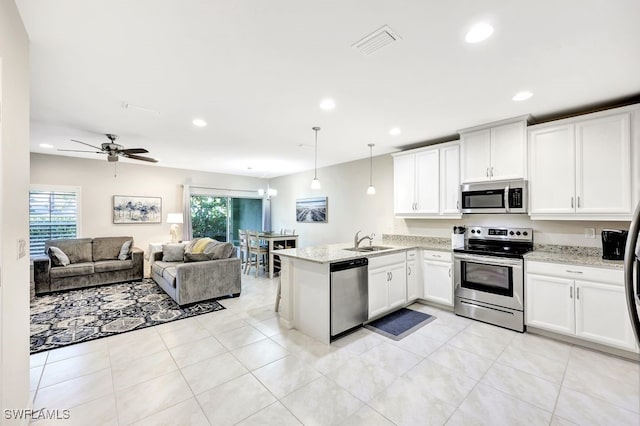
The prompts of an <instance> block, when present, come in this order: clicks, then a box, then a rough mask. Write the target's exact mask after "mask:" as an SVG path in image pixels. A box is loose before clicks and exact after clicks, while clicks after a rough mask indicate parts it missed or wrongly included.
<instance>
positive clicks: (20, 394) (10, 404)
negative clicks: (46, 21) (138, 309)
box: [0, 0, 29, 424]
mask: <svg viewBox="0 0 640 426" xmlns="http://www.w3.org/2000/svg"><path fill="white" fill-rule="evenodd" d="M0 62H1V65H0V66H1V67H2V68H1V71H0V72H1V75H2V77H1V80H0V81H1V83H0V93H1V96H2V98H1V103H2V122H1V123H0V192H1V194H0V200H1V201H0V241H1V243H0V266H1V268H2V269H1V279H2V281H1V284H2V287H0V400H1V401H2V410H3V411H2V413H0V415H1V416H2V417H1V418H2V420H0V422H2V424H5V423H6V424H12V423H17V421H12V420H6V419H5V418H4V417H5V416H4V410H5V409H20V408H26V407H28V405H29V285H28V283H29V257H28V256H25V257H22V258H21V259H18V250H17V241H18V239H26V240H28V236H29V222H28V199H27V194H28V187H29V39H28V36H27V33H26V31H25V29H24V26H23V25H22V20H21V18H20V15H19V14H18V10H17V8H16V5H15V3H14V1H13V0H2V1H0Z"/></svg>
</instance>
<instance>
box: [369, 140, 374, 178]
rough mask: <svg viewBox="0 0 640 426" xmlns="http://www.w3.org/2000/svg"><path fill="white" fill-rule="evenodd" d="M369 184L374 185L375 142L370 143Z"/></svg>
mask: <svg viewBox="0 0 640 426" xmlns="http://www.w3.org/2000/svg"><path fill="white" fill-rule="evenodd" d="M369 186H373V144H369Z"/></svg>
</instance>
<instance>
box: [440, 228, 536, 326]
mask: <svg viewBox="0 0 640 426" xmlns="http://www.w3.org/2000/svg"><path fill="white" fill-rule="evenodd" d="M531 250H533V230H532V229H530V228H491V227H483V226H473V227H470V228H468V230H467V240H466V242H465V246H464V248H457V249H454V254H453V260H454V286H455V302H454V311H455V313H456V314H458V315H462V316H465V317H468V318H473V319H477V320H480V321H484V322H488V323H491V324H495V325H498V326H500V327H505V328H509V329H512V330H516V331H520V332H523V331H524V259H523V256H524V254H525V253H527V252H529V251H531Z"/></svg>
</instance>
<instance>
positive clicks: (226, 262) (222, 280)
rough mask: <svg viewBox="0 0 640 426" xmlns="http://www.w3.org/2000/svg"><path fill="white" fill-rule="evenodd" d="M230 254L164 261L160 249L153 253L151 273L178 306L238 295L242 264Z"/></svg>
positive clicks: (234, 255)
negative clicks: (206, 258)
mask: <svg viewBox="0 0 640 426" xmlns="http://www.w3.org/2000/svg"><path fill="white" fill-rule="evenodd" d="M232 256H233V257H229V258H226V259H216V260H203V261H198V262H184V261H180V262H165V261H163V260H162V259H163V252H155V253H153V254H152V258H151V259H150V261H151V277H152V278H153V280H154V281H155V282H156V283H158V285H159V286H160V287H162V289H163V290H164V291H165V292H166V293H167V294H168V295H169V296H171V298H172V299H173V300H175V301H176V303H178V305H180V306H184V305H189V304H192V303H196V302H201V301H203V300H209V299H216V298H220V297H226V296H233V297H237V296H239V295H240V291H241V283H240V277H241V272H240V271H241V266H240V263H241V262H240V259H239V258H238V257H237V254H236V253H235V250H234V252H233V253H232Z"/></svg>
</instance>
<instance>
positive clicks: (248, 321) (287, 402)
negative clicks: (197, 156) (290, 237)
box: [31, 275, 640, 426]
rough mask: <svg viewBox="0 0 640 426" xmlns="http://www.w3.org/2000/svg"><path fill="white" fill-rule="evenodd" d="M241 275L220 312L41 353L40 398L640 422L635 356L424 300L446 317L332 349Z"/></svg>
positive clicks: (151, 407) (326, 418)
mask: <svg viewBox="0 0 640 426" xmlns="http://www.w3.org/2000/svg"><path fill="white" fill-rule="evenodd" d="M242 278H243V289H242V296H241V297H240V298H238V299H226V300H222V301H221V303H222V304H223V305H224V306H225V307H226V308H227V309H226V310H224V311H219V312H213V313H210V314H206V315H202V316H199V317H194V318H189V319H186V320H181V321H175V322H172V323H168V324H165V325H162V326H158V327H152V328H147V329H143V330H140V331H135V332H131V333H126V334H122V335H118V336H114V337H110V338H105V339H100V340H95V341H91V342H87V343H83V344H78V345H73V346H69V347H67V348H62V349H58V350H55V351H50V352H44V353H40V354H36V355H33V356H32V357H31V367H32V368H31V388H32V392H34V395H35V400H34V406H35V408H36V409H38V408H43V407H45V408H47V409H55V408H57V409H70V410H71V412H70V413H71V419H69V420H61V421H60V422H61V423H62V424H64V425H69V426H70V425H98V424H105V425H106V424H113V425H125V424H143V425H209V424H210V425H215V426H218V425H232V424H242V425H297V424H298V425H299V424H305V425H324V424H327V425H328V424H344V425H392V424H398V425H425V424H452V425H468V424H487V425H512V424H523V425H524V424H526V425H532V424H546V425H548V424H553V425H565V424H567V425H569V424H581V425H590V424H592V425H640V366H639V365H638V364H637V363H634V362H630V361H626V360H622V359H620V358H616V357H611V356H607V355H604V354H602V353H598V352H594V351H590V350H586V349H582V348H580V347H576V346H571V345H567V344H564V343H560V342H557V341H554V340H549V339H545V338H542V337H539V336H535V335H531V334H519V333H515V332H510V331H507V330H504V329H501V328H497V327H493V326H490V325H486V324H483V323H479V322H474V321H470V320H467V319H465V318H461V317H457V316H455V315H454V314H452V313H450V312H445V311H441V310H438V309H435V308H433V307H429V306H424V305H419V304H415V305H413V306H412V308H413V309H417V310H421V311H424V312H427V313H430V314H434V315H436V317H437V318H438V319H437V320H435V321H434V322H432V323H430V324H428V325H427V326H425V327H423V328H422V329H420V330H419V331H418V332H416V333H414V334H413V335H411V336H409V337H407V338H405V339H403V340H402V341H400V342H394V341H391V340H388V339H386V338H384V337H381V336H380V335H378V334H375V333H371V332H369V331H368V330H365V329H362V330H360V331H358V332H356V333H354V334H351V335H349V336H347V337H345V338H343V339H340V340H338V341H336V342H335V343H334V344H332V345H331V346H327V345H323V344H321V343H318V342H316V341H314V340H312V339H310V338H308V337H307V336H305V335H303V334H301V333H299V332H297V331H295V330H286V329H284V328H282V327H281V326H280V325H279V323H278V320H277V317H276V314H275V313H274V312H273V302H274V297H275V289H276V283H277V281H276V280H269V279H267V278H263V277H259V278H254V277H253V276H250V277H247V276H244V275H243V277H242ZM48 423H49V422H46V421H39V422H36V424H38V425H43V424H48Z"/></svg>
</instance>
